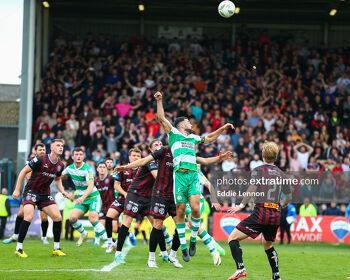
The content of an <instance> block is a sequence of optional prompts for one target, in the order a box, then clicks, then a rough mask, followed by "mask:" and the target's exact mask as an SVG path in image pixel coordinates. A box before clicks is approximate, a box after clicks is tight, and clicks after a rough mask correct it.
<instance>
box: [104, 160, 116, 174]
mask: <svg viewBox="0 0 350 280" xmlns="http://www.w3.org/2000/svg"><path fill="white" fill-rule="evenodd" d="M105 163H106V167H107V170H108V171H111V170H113V167H114V161H113V159H111V158H106V159H105Z"/></svg>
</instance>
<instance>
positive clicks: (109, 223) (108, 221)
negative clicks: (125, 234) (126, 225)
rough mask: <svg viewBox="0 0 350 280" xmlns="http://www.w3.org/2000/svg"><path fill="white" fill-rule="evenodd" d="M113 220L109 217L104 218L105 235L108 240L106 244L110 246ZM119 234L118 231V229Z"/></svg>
mask: <svg viewBox="0 0 350 280" xmlns="http://www.w3.org/2000/svg"><path fill="white" fill-rule="evenodd" d="M112 222H113V219H112V218H111V217H106V224H105V228H106V233H107V238H108V244H112V230H113V224H112ZM118 232H119V229H118Z"/></svg>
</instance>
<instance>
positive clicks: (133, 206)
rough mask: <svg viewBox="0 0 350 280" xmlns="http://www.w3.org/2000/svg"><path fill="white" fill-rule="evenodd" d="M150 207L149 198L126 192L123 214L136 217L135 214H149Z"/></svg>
mask: <svg viewBox="0 0 350 280" xmlns="http://www.w3.org/2000/svg"><path fill="white" fill-rule="evenodd" d="M150 207H151V198H148V197H143V196H139V195H136V194H133V193H128V195H127V196H126V200H125V206H124V214H125V215H128V216H130V217H133V218H137V214H140V215H141V217H144V216H147V215H148V214H149V211H150Z"/></svg>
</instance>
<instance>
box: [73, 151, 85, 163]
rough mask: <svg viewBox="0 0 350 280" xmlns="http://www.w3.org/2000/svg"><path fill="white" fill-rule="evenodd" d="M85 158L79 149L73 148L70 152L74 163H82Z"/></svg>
mask: <svg viewBox="0 0 350 280" xmlns="http://www.w3.org/2000/svg"><path fill="white" fill-rule="evenodd" d="M84 157H85V152H84V150H83V149H82V148H80V147H75V148H74V149H73V151H72V159H73V161H74V163H78V164H79V163H82V162H83V160H84Z"/></svg>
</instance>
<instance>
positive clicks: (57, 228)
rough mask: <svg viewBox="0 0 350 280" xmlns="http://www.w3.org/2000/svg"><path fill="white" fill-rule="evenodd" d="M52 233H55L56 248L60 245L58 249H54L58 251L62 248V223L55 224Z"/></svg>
mask: <svg viewBox="0 0 350 280" xmlns="http://www.w3.org/2000/svg"><path fill="white" fill-rule="evenodd" d="M52 231H53V241H54V246H56V245H57V244H58V248H56V247H54V249H55V250H56V249H59V248H60V239H61V232H62V221H59V222H53V227H52ZM55 244H56V245H55Z"/></svg>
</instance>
